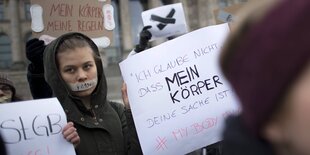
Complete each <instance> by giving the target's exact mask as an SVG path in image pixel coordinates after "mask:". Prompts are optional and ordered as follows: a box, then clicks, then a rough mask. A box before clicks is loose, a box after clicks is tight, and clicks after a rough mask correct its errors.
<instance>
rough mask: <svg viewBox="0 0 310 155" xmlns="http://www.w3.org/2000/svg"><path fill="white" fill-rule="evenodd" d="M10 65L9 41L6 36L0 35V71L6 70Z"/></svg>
mask: <svg viewBox="0 0 310 155" xmlns="http://www.w3.org/2000/svg"><path fill="white" fill-rule="evenodd" d="M11 64H12V55H11V41H10V38H9V37H8V36H7V35H6V34H0V69H7V68H9V67H10V66H11Z"/></svg>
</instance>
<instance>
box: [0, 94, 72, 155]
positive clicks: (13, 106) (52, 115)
mask: <svg viewBox="0 0 310 155" xmlns="http://www.w3.org/2000/svg"><path fill="white" fill-rule="evenodd" d="M66 124H67V118H66V115H65V113H64V111H63V109H62V107H61V105H60V103H59V101H58V100H57V99H56V98H51V99H42V100H31V101H23V102H15V103H7V104H0V133H1V136H2V138H3V140H4V142H5V146H6V149H7V151H8V155H38V154H44V155H54V154H65V155H75V151H74V147H73V145H72V144H71V143H69V142H67V141H66V140H65V139H64V137H63V135H62V129H63V127H64V126H65V125H66Z"/></svg>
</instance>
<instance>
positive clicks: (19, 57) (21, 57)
mask: <svg viewBox="0 0 310 155" xmlns="http://www.w3.org/2000/svg"><path fill="white" fill-rule="evenodd" d="M245 1H246V0H112V1H111V3H112V5H113V6H114V11H115V12H114V15H115V23H116V28H115V29H114V31H113V41H112V42H113V44H112V45H111V46H110V47H108V48H106V49H101V50H100V51H101V54H102V57H103V60H104V61H105V65H106V70H107V71H106V72H108V73H110V74H107V76H108V78H109V77H111V78H112V79H111V80H112V81H113V80H115V78H116V79H118V80H115V83H117V86H114V84H113V82H112V84H110V86H109V87H110V88H111V89H112V90H113V91H117V90H118V89H120V85H121V78H120V74H119V72H116V73H115V72H114V71H115V68H113V66H114V67H115V65H116V64H118V62H120V61H121V60H122V59H123V57H125V56H126V55H127V54H128V52H129V51H131V50H132V48H133V47H134V45H136V44H137V43H138V41H139V38H138V34H139V32H140V31H141V29H142V28H143V23H142V19H141V12H142V11H143V10H147V9H151V8H155V7H158V6H161V5H167V4H173V3H182V5H183V8H184V12H185V16H186V20H187V24H188V29H189V31H192V30H195V29H198V28H201V27H205V26H208V25H214V24H216V23H215V18H216V17H215V16H214V10H216V9H220V8H224V7H227V6H230V5H234V4H239V3H243V2H245ZM30 5H31V4H30V0H0V72H7V73H8V74H9V76H10V77H11V79H12V80H13V81H14V82H15V85H16V87H17V88H18V89H17V90H18V91H20V92H18V93H20V94H21V95H22V96H23V97H24V98H25V99H30V98H31V95H30V93H29V88H28V84H27V81H26V67H27V64H28V61H27V59H26V57H25V44H26V42H27V41H28V40H29V39H30V38H31V16H30ZM161 42H163V41H157V42H154V43H153V44H154V45H156V44H160V43H161ZM111 67H112V69H111V70H112V71H111V72H110V71H109V69H110V68H111ZM116 68H117V67H116ZM113 78H114V79H113ZM118 83H120V84H118ZM114 89H115V90H114ZM115 93H117V94H120V93H119V92H115ZM111 98H112V99H117V98H120V95H115V96H113V95H112V97H111Z"/></svg>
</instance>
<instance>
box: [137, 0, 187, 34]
mask: <svg viewBox="0 0 310 155" xmlns="http://www.w3.org/2000/svg"><path fill="white" fill-rule="evenodd" d="M142 20H143V24H144V26H147V25H151V26H152V28H151V29H149V31H150V32H151V33H152V40H153V39H156V38H162V37H169V36H177V35H181V34H184V33H187V25H186V20H185V15H184V11H183V7H182V3H176V4H170V5H165V6H162V7H158V8H154V9H150V10H147V11H144V12H142Z"/></svg>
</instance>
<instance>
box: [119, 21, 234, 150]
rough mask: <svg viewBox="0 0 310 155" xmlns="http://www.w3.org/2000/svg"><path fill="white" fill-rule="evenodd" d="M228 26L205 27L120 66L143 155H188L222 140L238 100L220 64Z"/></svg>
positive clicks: (140, 54)
mask: <svg viewBox="0 0 310 155" xmlns="http://www.w3.org/2000/svg"><path fill="white" fill-rule="evenodd" d="M228 33H229V28H228V25H227V24H222V25H217V26H211V27H207V28H203V29H200V30H197V31H194V32H191V33H188V34H186V35H184V36H181V37H178V38H176V39H174V40H171V41H169V42H166V43H163V44H161V45H159V46H156V47H154V48H152V49H149V50H147V51H144V52H142V53H139V54H136V55H135V56H132V57H129V58H127V59H126V60H125V61H123V62H122V63H121V64H120V67H121V71H122V75H123V78H124V80H125V82H126V83H127V89H128V95H129V100H130V103H131V107H132V111H133V116H134V119H135V123H136V127H137V131H138V135H139V138H140V142H141V145H142V149H143V152H144V154H185V153H188V152H191V151H193V150H195V149H198V148H201V147H204V146H207V145H209V144H212V143H215V142H217V141H219V140H220V139H221V137H220V135H221V130H222V128H223V120H224V118H225V117H226V116H227V115H229V114H231V113H235V112H236V111H238V106H237V104H236V103H237V101H236V100H235V97H234V94H233V92H232V90H231V88H230V87H229V84H228V82H227V81H226V80H225V79H224V77H223V76H222V75H221V72H220V70H219V66H218V56H219V51H220V49H221V47H222V45H223V41H224V40H225V38H226V36H227V34H228Z"/></svg>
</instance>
